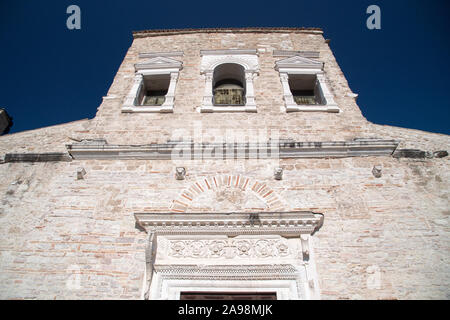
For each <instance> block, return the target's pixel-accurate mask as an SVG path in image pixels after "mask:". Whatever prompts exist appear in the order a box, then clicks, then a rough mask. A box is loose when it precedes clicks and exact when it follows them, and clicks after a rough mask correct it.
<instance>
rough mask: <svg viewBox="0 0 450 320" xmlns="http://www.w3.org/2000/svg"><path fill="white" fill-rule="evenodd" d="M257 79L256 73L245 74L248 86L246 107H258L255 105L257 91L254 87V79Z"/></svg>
mask: <svg viewBox="0 0 450 320" xmlns="http://www.w3.org/2000/svg"><path fill="white" fill-rule="evenodd" d="M254 77H255V73H253V72H246V73H245V84H246V94H245V99H246V103H245V106H246V107H249V106H256V103H255V89H254V87H253V79H254Z"/></svg>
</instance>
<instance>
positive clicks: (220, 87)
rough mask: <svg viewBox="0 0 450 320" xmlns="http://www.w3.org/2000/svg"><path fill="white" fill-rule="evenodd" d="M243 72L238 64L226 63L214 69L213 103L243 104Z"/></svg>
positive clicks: (223, 104) (226, 104)
mask: <svg viewBox="0 0 450 320" xmlns="http://www.w3.org/2000/svg"><path fill="white" fill-rule="evenodd" d="M244 83H245V72H244V68H243V67H242V66H240V65H238V64H233V63H226V64H222V65H220V66H218V67H217V68H215V69H214V76H213V103H214V105H216V106H217V105H220V106H244V105H245V87H244Z"/></svg>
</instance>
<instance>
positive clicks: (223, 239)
mask: <svg viewBox="0 0 450 320" xmlns="http://www.w3.org/2000/svg"><path fill="white" fill-rule="evenodd" d="M236 49H246V50H250V49H251V50H255V51H256V54H257V60H258V64H259V70H257V73H256V75H255V76H254V78H253V86H254V97H255V104H256V112H252V113H248V112H233V113H227V112H220V113H215V112H214V113H200V112H198V107H200V106H202V101H203V98H204V90H203V89H204V86H205V81H207V79H205V75H204V74H202V70H201V61H202V56H201V50H236ZM280 50H283V52H284V51H286V52H290V51H300V53H299V54H301V52H309V53H311V52H313V53H316V55H313V56H317V57H315V58H311V59H314V60H317V61H320V62H323V63H324V67H323V74H324V78H325V82H326V85H327V87H328V89H329V90H330V92H331V94H332V95H333V98H334V101H335V103H336V104H337V105H338V106H339V109H340V112H339V113H328V112H292V113H287V112H285V111H283V108H282V107H283V106H284V105H285V101H284V99H283V87H282V82H281V80H280V74H279V72H278V71H277V70H276V69H275V64H276V62H277V61H279V60H281V59H284V58H285V57H279V56H275V55H274V51H280ZM171 52H175V53H176V54H175V55H174V56H173V57H169V58H171V59H175V60H177V61H180V62H182V69H181V70H180V72H179V76H178V78H177V83H176V89H175V95H174V105H173V112H172V113H158V112H157V113H133V112H123V110H122V109H123V106H124V101H125V100H126V99H127V95H128V94H129V92H130V90H131V88H132V86H133V80H134V78H135V73H136V70H135V67H134V65H135V64H138V63H142V62H145V61H146V60H148V56H149V55H147V56H146V55H144V54H150V56H151V57H154V56H158V53H160V54H159V55H160V56H167V55H165V54H164V53H169V54H168V55H170V53H171ZM180 52H182V55H180ZM152 53H154V54H153V55H152ZM304 56H305V57H307V56H308V55H307V54H304ZM309 56H311V54H310V55H309ZM355 96H356V95H355V94H354V93H353V92H352V91H351V89H350V88H349V86H348V83H347V81H346V79H345V77H344V75H343V74H342V71H341V70H340V68H339V66H338V64H337V62H336V60H335V58H334V56H333V53H332V51H331V50H330V48H329V46H328V44H327V42H326V41H325V39H324V38H323V35H322V32H321V31H320V30H317V29H238V30H232V29H230V30H221V29H215V30H184V31H183V30H175V31H161V32H155V31H153V32H136V33H134V41H133V43H132V45H131V47H130V49H129V50H128V53H127V54H126V56H125V59H124V61H123V63H122V65H121V66H120V68H119V70H118V72H117V75H116V77H115V79H114V81H113V83H112V85H111V88H110V90H109V91H108V94H107V96H105V97H104V98H103V102H102V104H101V105H100V107H99V108H98V112H97V115H96V116H95V118H94V119H91V120H80V121H76V122H73V123H69V124H65V125H59V126H53V127H49V128H42V129H38V130H33V131H27V132H21V133H16V134H12V135H6V136H2V137H0V156H1V157H2V163H1V164H0V176H1V177H2V182H3V183H2V184H1V185H0V197H1V202H0V298H2V299H71V298H74V299H142V298H150V299H176V298H178V297H179V293H180V290H181V291H182V290H188V289H189V290H188V291H192V290H194V291H195V290H196V288H197V289H198V291H201V290H204V289H205V284H204V283H205V281H206V282H208V281H209V282H211V280H212V281H215V282H213V283H215V287H216V289H217V290H216V291H227V290H231V289H230V288H233V290H236V286H234V284H233V283H236V281H240V282H242V283H244V284H245V283H246V284H245V285H244V284H243V287H242V288H243V289H246V290H247V291H248V289H249V288H253V289H254V290H255V291H256V290H263V289H264V288H265V291H274V292H277V295H278V298H281V299H448V298H450V293H449V289H448V288H449V285H450V273H449V267H448V265H449V262H450V261H449V254H448V248H449V244H450V243H449V227H448V219H449V218H448V216H449V213H450V211H449V201H448V197H449V182H448V181H449V180H450V179H449V178H450V177H449V175H450V174H449V172H450V171H449V162H448V157H445V153H441V154H437V153H435V154H433V153H434V152H436V151H443V150H448V146H449V143H450V138H449V136H446V135H440V134H433V133H427V132H422V131H417V130H409V129H403V128H395V127H389V126H380V125H375V124H372V123H370V122H368V121H367V120H366V119H365V118H364V117H363V116H362V114H361V111H360V109H359V107H358V105H357V104H356V100H355ZM236 132H237V134H236ZM233 133H234V134H233ZM230 135H231V136H233V138H236V137H237V136H239V137H244V139H243V142H244V143H247V142H250V143H251V142H253V141H254V140H258V141H259V142H261V141H262V142H268V141H270V140H269V138H271V137H274V136H276V137H278V138H279V139H282V141H293V142H297V143H306V142H310V143H311V142H314V143H315V144H313V145H314V148H315V149H314V148H313V149H311V148H310V149H311V150H312V151H311V150H310V151H311V152H314V151H315V150H316V151H317V153H314V154H308V155H307V156H305V153H304V152H305V151H299V149H301V148H300V147H299V148H297V149H295V150H293V151H292V152H291V153H289V154H288V153H286V154H288V155H287V156H283V157H280V158H267V159H264V158H257V159H256V158H252V157H251V156H244V157H242V158H239V157H235V156H231V157H227V156H224V158H223V159H207V158H205V159H203V158H201V157H200V158H198V157H197V158H196V157H194V159H177V160H167V159H165V158H158V157H160V154H161V153H158V156H156V154H157V153H154V151H152V150H154V149H149V150H150V151H149V150H147V151H146V150H144V149H145V148H150V147H148V146H153V147H154V148H158V150H165V149H164V148H166V147H167V146H166V145H165V144H167V142H170V141H177V140H181V139H183V138H189V139H192V141H193V143H209V142H215V143H221V142H224V141H225V140H226V138H227V137H229V136H230ZM261 135H262V136H263V137H262V138H261ZM222 138H223V139H222ZM100 139H101V140H100ZM189 139H186V140H185V141H191V140H189ZM355 139H356V140H355ZM358 139H363V140H358ZM364 139H365V140H364ZM352 141H360V142H358V148H359V149H358V150H357V151H355V153H354V154H351V155H349V154H346V155H343V156H336V155H335V154H334V155H333V154H331V153H330V152H331V151H330V150H331V149H326V150H325V149H324V148H325V146H327V145H330V146H335V145H340V146H341V147H337V148H338V149H339V148H341V149H345V150H347V151H348V150H352V147H349V146H348V144H342V143H343V142H345V143H350V142H352ZM371 141H373V142H371ZM379 141H393V142H392V143H393V144H395V147H393V149H392V150H390V149H389V148H388V149H386V150H387V151H383V153H375V151H374V149H373V148H374V147H373V145H374V144H375V143H379ZM327 143H329V144H327ZM383 143H386V142H383ZM163 146H164V147H163ZM298 146H300V145H298ZM301 146H302V148H303V149H301V150H304V146H305V145H304V144H303V145H301ZM307 146H309V145H307ZM109 147H111V149H113V151H111V152H110V153H107V154H106V152H105V150H106V149H107V148H109ZM75 148H88V149H89V150H90V151H89V152H88V153H85V156H82V157H80V156H79V154H81V153H78V154H77V153H76V152H75V151H76V150H75ZM136 148H138V149H136ZM139 148H141V149H139ZM308 148H309V147H308ZM330 148H331V147H330ZM333 148H334V147H333ZM341 149H339V150H341ZM404 149H407V150H404ZM411 149H417V150H416V151H412V150H411ZM130 150H131V151H130ZM245 150H247V149H245ZM308 150H309V149H308ZM383 150H384V149H383ZM389 150H390V151H389ZM402 150H403V151H402ZM247 151H248V150H247ZM125 152H126V156H123V154H124V153H125ZM158 152H163V151H158ZM308 152H309V151H308ZM177 167H184V168H185V170H186V174H185V176H184V179H182V180H178V179H177V178H176V176H175V170H176V168H177ZM374 167H375V169H374ZM276 168H282V169H283V175H282V179H281V180H277V179H275V178H274V169H276ZM194 213H195V214H196V215H194V216H192V217H191V216H190V214H194ZM231 213H232V214H231ZM319 213H320V214H322V215H323V220H320V221H319V220H317V219H318V218H317V217H318V216H317V214H319ZM221 214H229V216H230V217H236V220H233V221H234V222H229V223H228V224H224V223H223V221H224V219H225V218H224V216H221ZM290 214H293V215H296V214H297V215H299V216H295V217H293V218H289V217H290V216H289V215H290ZM164 215H166V216H167V221H165V220H164V219H165V218H164V217H165V216H164ZM160 216H162V217H163V218H160ZM189 217H190V218H189ZM271 217H273V218H271ZM294 218H295V219H294ZM316 218H317V219H316ZM155 219H156V220H155ZM157 219H163V220H157ZM177 219H185V220H183V221H182V222H180V221H181V220H180V221H179V220H177ZM189 219H191V220H189ZM204 219H206V220H207V222H205V221H204ZM252 219H253V220H252ZM289 219H291V220H289ZM292 219H293V220H292ZM315 219H316V220H315ZM225 220H226V219H225ZM255 221H256V222H255ZM289 221H291V222H289ZM205 223H206V224H205ZM196 228H197V229H196ZM205 230H206V231H205ZM155 234H156V237H157V238H159V240H157V241H156V240H155V241H150V240H152V239H153V238H152V236H153V237H154V236H155ZM153 240H154V239H153ZM244 244H245V245H248V250H250V251H246V250H247V247H245V246H244V247H242V246H243V245H244ZM186 247H187V248H189V250H188V249H186ZM224 248H225V249H224ZM205 250H206V251H205ZM242 250H244V251H242ZM280 257H281V258H280ZM277 259H278V262H277ZM269 266H272V267H269ZM224 267H227V268H228V269H229V270H232V272H231V273H230V272H228V273H224V272H225V271H221V270H222V269H221V268H224ZM174 268H175V270H178V271H177V272H179V273H178V274H179V275H178V276H176V273H174V271H173V270H174ZM177 268H178V269H177ZM192 270H194V271H192ZM233 270H234V271H233ZM180 274H181V275H180ZM268 274H269V275H271V277H275V278H273V279H274V280H271V281H272V282H270V281H268V280H267V275H268ZM200 275H201V276H200ZM177 277H178V278H177ZM208 277H210V278H208ZM208 279H209V280H208ZM177 288H181V289H177ZM213 288H214V285H213ZM177 290H178V291H177Z"/></svg>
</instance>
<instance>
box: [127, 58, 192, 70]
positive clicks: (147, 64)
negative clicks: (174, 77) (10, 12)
mask: <svg viewBox="0 0 450 320" xmlns="http://www.w3.org/2000/svg"><path fill="white" fill-rule="evenodd" d="M182 66H183V62H181V61H178V60H175V59H172V58H167V57H155V58H151V59H148V60H147V61H144V62H141V63H137V64H135V65H134V67H135V69H136V71H139V70H148V69H172V68H175V69H181V67H182Z"/></svg>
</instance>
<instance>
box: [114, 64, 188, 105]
mask: <svg viewBox="0 0 450 320" xmlns="http://www.w3.org/2000/svg"><path fill="white" fill-rule="evenodd" d="M182 66H183V63H182V62H180V61H177V60H174V59H171V58H168V57H161V56H158V57H154V58H151V59H149V60H147V61H145V62H141V63H137V64H135V69H136V74H135V77H134V82H133V86H132V87H131V89H130V91H129V93H128V95H127V96H126V98H125V102H124V105H123V107H122V112H124V113H171V112H173V108H174V100H175V89H176V84H177V81H178V75H179V72H180V70H181V69H182ZM156 75H170V83H169V88H168V90H167V94H166V96H165V101H164V103H163V104H162V105H161V106H141V105H139V101H138V97H139V94H140V92H141V90H142V89H143V87H144V77H146V76H156Z"/></svg>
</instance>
